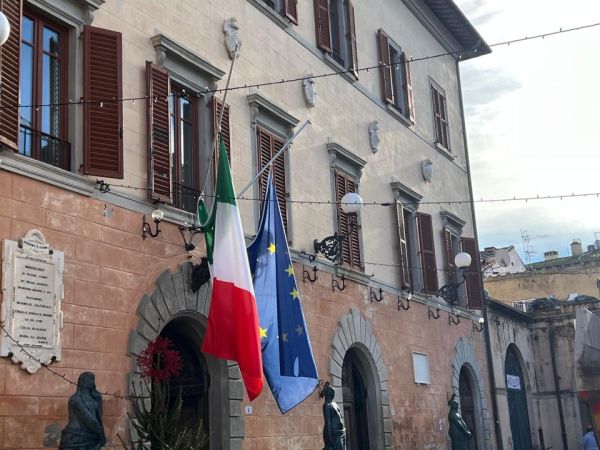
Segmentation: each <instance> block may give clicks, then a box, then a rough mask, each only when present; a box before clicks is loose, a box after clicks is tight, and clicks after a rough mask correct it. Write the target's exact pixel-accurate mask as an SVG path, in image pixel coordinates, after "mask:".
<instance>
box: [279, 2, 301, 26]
mask: <svg viewBox="0 0 600 450" xmlns="http://www.w3.org/2000/svg"><path fill="white" fill-rule="evenodd" d="M283 4H284V11H285V17H287V18H288V19H290V20H291V21H292V22H294V23H295V24H296V25H298V0H283Z"/></svg>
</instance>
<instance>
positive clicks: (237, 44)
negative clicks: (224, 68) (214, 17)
mask: <svg viewBox="0 0 600 450" xmlns="http://www.w3.org/2000/svg"><path fill="white" fill-rule="evenodd" d="M223 33H224V34H225V45H226V46H227V51H229V57H230V58H231V59H233V58H234V57H235V54H236V51H237V57H238V58H239V56H240V49H241V48H242V38H241V37H240V24H239V23H238V21H237V19H236V18H235V17H231V18H229V19H227V20H226V21H225V22H223Z"/></svg>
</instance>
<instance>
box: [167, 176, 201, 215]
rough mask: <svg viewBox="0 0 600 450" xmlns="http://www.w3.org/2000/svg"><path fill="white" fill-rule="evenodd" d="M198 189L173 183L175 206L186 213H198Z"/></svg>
mask: <svg viewBox="0 0 600 450" xmlns="http://www.w3.org/2000/svg"><path fill="white" fill-rule="evenodd" d="M199 197H200V191H199V190H198V189H195V188H192V187H190V186H186V185H184V184H180V183H173V206H175V207H176V208H179V209H183V210H185V211H189V212H192V213H196V209H197V207H198V198H199Z"/></svg>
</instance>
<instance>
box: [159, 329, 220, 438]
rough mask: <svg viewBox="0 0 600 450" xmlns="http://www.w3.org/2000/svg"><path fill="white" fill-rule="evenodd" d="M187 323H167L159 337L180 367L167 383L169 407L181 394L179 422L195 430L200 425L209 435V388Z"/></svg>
mask: <svg viewBox="0 0 600 450" xmlns="http://www.w3.org/2000/svg"><path fill="white" fill-rule="evenodd" d="M190 322H191V321H190V320H189V319H188V320H186V319H185V318H178V319H175V320H173V321H171V322H169V323H168V324H167V325H166V326H165V327H164V328H163V330H162V331H161V333H160V336H161V337H164V338H169V339H170V340H171V342H172V343H173V346H174V347H175V349H176V350H177V351H178V352H179V353H180V355H181V359H182V362H183V367H182V369H181V372H180V374H179V376H177V377H175V378H172V379H171V380H170V381H169V390H170V400H171V401H170V403H171V407H174V406H175V401H176V398H177V397H176V396H177V395H178V394H179V391H180V390H181V397H182V405H181V422H182V424H185V425H187V426H189V427H191V428H195V427H196V426H197V425H198V424H199V423H200V422H201V423H202V427H203V429H204V432H205V433H206V435H207V436H208V435H209V409H208V400H209V387H210V377H209V373H208V367H207V364H206V359H205V358H204V355H203V354H202V353H201V352H200V343H199V342H198V338H199V336H198V332H197V331H195V330H192V329H190V328H191V323H190Z"/></svg>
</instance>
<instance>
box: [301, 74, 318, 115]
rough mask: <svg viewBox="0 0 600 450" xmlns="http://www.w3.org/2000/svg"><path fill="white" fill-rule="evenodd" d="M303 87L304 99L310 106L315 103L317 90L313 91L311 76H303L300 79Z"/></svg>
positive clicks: (313, 84)
mask: <svg viewBox="0 0 600 450" xmlns="http://www.w3.org/2000/svg"><path fill="white" fill-rule="evenodd" d="M302 87H304V101H305V102H306V106H308V107H309V108H312V107H313V106H315V105H316V104H317V91H315V79H314V78H313V77H308V78H304V79H303V80H302Z"/></svg>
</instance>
